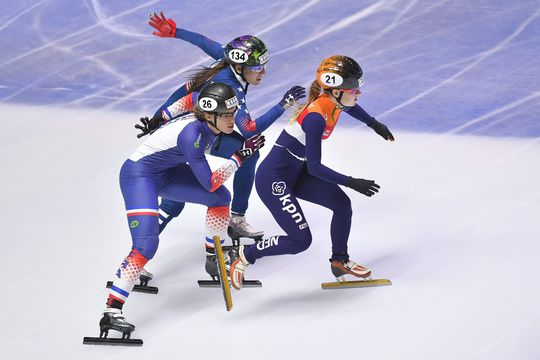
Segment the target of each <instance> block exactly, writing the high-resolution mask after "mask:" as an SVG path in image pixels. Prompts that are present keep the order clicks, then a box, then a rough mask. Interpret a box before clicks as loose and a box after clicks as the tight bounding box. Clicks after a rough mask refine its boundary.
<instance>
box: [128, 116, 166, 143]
mask: <svg viewBox="0 0 540 360" xmlns="http://www.w3.org/2000/svg"><path fill="white" fill-rule="evenodd" d="M164 122H165V120H163V118H162V117H161V115H155V116H154V117H153V118H151V119H150V120H148V117H142V118H141V123H142V126H141V125H139V124H137V125H135V128H137V129H139V130H141V131H142V132H141V133H140V134H137V137H138V138H141V137H143V136H144V135H147V134H150V133H152V132H153V131H154V130H156V129H158V128H159V127H160V126H161V125H162V124H163V123H164Z"/></svg>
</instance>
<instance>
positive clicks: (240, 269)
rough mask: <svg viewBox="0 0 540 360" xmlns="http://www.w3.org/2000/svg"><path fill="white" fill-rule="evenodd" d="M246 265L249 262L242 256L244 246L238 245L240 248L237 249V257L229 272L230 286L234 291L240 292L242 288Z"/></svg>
mask: <svg viewBox="0 0 540 360" xmlns="http://www.w3.org/2000/svg"><path fill="white" fill-rule="evenodd" d="M233 258H234V257H233ZM248 265H249V262H248V261H247V260H246V257H245V256H244V245H240V247H239V248H238V257H237V258H236V259H235V260H233V262H232V264H231V270H230V276H231V285H232V287H233V288H235V289H236V290H240V289H241V288H242V286H243V283H244V272H245V271H246V268H247V267H248Z"/></svg>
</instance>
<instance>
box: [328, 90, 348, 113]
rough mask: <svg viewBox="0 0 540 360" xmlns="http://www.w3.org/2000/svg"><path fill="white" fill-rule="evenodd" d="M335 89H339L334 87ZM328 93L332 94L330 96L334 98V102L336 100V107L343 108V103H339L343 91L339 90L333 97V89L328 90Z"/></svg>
mask: <svg viewBox="0 0 540 360" xmlns="http://www.w3.org/2000/svg"><path fill="white" fill-rule="evenodd" d="M336 90H339V89H336ZM330 95H332V97H333V98H334V99H335V100H336V102H337V104H336V105H337V107H338V109H340V110H341V109H343V108H344V107H345V105H343V104H342V103H341V98H342V97H343V91H341V90H339V96H338V97H335V96H334V92H333V90H330Z"/></svg>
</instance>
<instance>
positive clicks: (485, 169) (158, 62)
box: [0, 0, 540, 360]
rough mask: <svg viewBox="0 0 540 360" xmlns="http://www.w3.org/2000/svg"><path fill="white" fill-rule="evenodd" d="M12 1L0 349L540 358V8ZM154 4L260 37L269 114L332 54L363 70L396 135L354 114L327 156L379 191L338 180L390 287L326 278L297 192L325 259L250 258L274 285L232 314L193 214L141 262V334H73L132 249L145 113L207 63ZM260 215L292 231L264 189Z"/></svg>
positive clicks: (262, 106)
mask: <svg viewBox="0 0 540 360" xmlns="http://www.w3.org/2000/svg"><path fill="white" fill-rule="evenodd" d="M1 4H2V9H3V12H2V15H1V16H0V48H2V49H3V51H2V52H0V114H1V119H2V125H1V129H2V135H3V139H4V141H3V142H2V143H0V154H1V156H0V169H2V170H1V174H2V176H1V177H0V186H1V191H0V194H1V197H0V199H1V204H2V206H1V208H0V209H1V210H0V211H1V217H0V219H1V220H0V221H1V225H2V229H3V230H4V231H3V236H2V237H1V241H2V246H1V247H0V254H1V258H2V261H1V262H0V271H1V273H2V274H4V284H3V285H2V296H1V297H0V311H1V312H0V318H1V319H2V327H1V329H0V350H1V353H2V357H3V358H6V359H31V358H36V357H39V358H46V359H67V358H73V359H120V358H126V357H127V358H130V359H143V358H144V359H148V358H158V359H169V358H187V357H189V358H192V359H210V358H212V359H216V358H218V359H242V358H256V359H304V358H305V359H311V358H314V359H327V358H329V357H332V356H337V357H344V358H347V359H383V360H387V359H388V360H394V359H400V360H401V359H407V360H409V359H410V360H424V359H425V360H432V359H437V360H446V359H448V360H450V359H452V360H453V359H460V360H461V359H462V360H472V359H475V360H499V359H501V360H503V359H527V360H529V359H530V360H535V359H539V358H540V345H539V344H538V333H539V332H540V309H539V308H538V304H539V303H540V281H539V277H540V276H539V275H540V271H539V270H538V258H539V254H540V244H539V240H540V239H539V235H538V234H539V233H540V224H539V218H540V204H539V203H540V190H539V184H540V170H539V165H540V121H539V118H540V101H539V96H540V75H539V67H540V62H539V61H538V55H539V54H540V21H539V15H540V2H539V1H515V2H508V1H487V0H486V1H464V0H456V1H421V0H418V1H416V0H410V1H397V0H380V1H349V2H338V1H318V0H312V1H272V2H262V1H249V2H248V1H234V2H233V1H220V2H212V1H197V2H181V1H174V2H173V1H148V2H143V1H129V2H126V1H118V0H115V1H98V0H88V1H80V2H75V1H67V0H64V1H61V0H41V1H23V0H21V1H18V2H11V1H10V2H8V1H5V0H4V1H2V2H1ZM159 10H164V11H165V12H166V15H167V16H169V17H172V18H173V19H175V20H176V22H177V24H178V26H179V27H183V28H186V29H189V30H193V31H197V32H200V33H203V34H204V35H206V36H208V37H210V38H212V39H214V40H216V41H220V42H221V43H226V42H227V41H229V40H230V39H232V38H234V37H236V36H238V35H241V34H246V33H253V34H256V35H259V36H260V37H261V38H262V39H263V40H264V41H265V42H266V44H267V45H268V47H269V48H270V52H271V58H270V63H269V66H268V68H267V75H266V76H265V78H264V79H263V83H262V84H261V85H260V86H259V87H251V88H250V90H249V93H248V95H247V99H248V103H249V107H250V111H251V113H252V114H253V115H254V116H255V117H256V116H257V115H260V114H262V113H263V112H264V111H266V109H268V108H269V107H271V106H272V105H274V104H275V103H277V102H278V101H279V100H280V99H281V96H282V95H283V93H284V92H285V91H286V90H287V89H288V88H289V87H291V86H293V85H296V84H301V85H306V86H307V85H308V84H309V83H310V82H311V81H312V80H313V79H314V70H315V69H316V66H317V65H318V63H319V62H320V60H321V59H322V58H324V57H326V56H329V55H333V54H338V53H341V54H346V55H349V56H351V57H354V58H355V59H357V60H358V61H359V62H360V64H361V65H362V67H363V69H364V72H365V74H366V85H365V86H364V87H363V92H364V93H363V95H362V97H361V98H360V100H359V103H360V104H361V105H362V106H363V107H364V108H365V109H366V110H367V111H368V112H369V113H371V114H372V115H374V116H375V117H377V119H379V120H380V121H381V122H383V123H385V124H386V125H388V126H389V128H390V129H391V130H392V131H393V133H394V135H395V136H396V142H394V143H388V142H385V141H383V140H382V139H381V138H380V137H379V136H378V135H376V134H375V133H373V132H372V131H371V129H369V128H367V127H365V126H364V125H363V124H361V123H358V122H357V121H356V120H354V119H352V118H350V117H348V115H346V114H344V115H343V116H342V118H341V120H340V124H339V126H338V127H337V129H336V130H335V131H334V133H333V135H332V137H331V138H330V139H329V140H328V141H326V142H325V145H324V154H323V163H324V164H326V165H328V166H330V167H331V168H333V169H334V170H336V171H340V172H342V173H344V174H347V175H352V176H356V177H363V178H371V179H375V180H376V181H377V182H378V183H379V184H380V185H381V186H382V189H381V192H380V193H379V194H378V195H377V196H375V197H373V198H366V197H364V196H363V195H360V194H357V193H354V192H352V191H350V190H346V191H347V193H348V194H349V195H350V197H351V199H352V202H353V211H354V217H353V228H352V231H351V236H350V240H349V252H350V254H351V257H352V259H353V260H355V261H358V262H360V263H363V264H365V265H368V266H369V267H370V268H372V269H373V272H374V276H376V277H381V278H389V279H391V280H392V281H393V285H392V286H390V287H383V288H372V289H349V290H337V291H323V290H321V289H320V283H321V282H324V281H330V280H332V274H331V272H330V268H329V263H328V260H327V259H328V257H329V255H330V234H329V224H330V218H331V213H330V212H329V211H328V210H326V209H323V208H319V207H317V206H314V205H311V204H308V203H305V202H304V203H302V206H303V208H304V211H305V214H306V216H307V218H308V221H309V224H310V227H311V231H312V233H313V234H314V240H313V244H312V246H311V248H310V249H309V250H307V251H306V252H304V253H301V254H298V255H295V256H282V257H274V258H271V257H269V258H265V259H262V260H260V261H258V262H257V264H256V265H254V266H252V267H250V268H248V272H247V273H246V277H247V278H252V279H254V278H257V279H260V280H261V281H262V282H263V287H262V288H260V289H244V290H242V291H240V292H234V293H233V301H234V308H233V311H232V312H230V313H227V312H226V311H225V307H224V304H223V300H222V297H221V292H220V290H219V289H201V288H199V287H198V286H197V283H196V280H198V279H202V278H205V276H206V275H205V272H204V266H203V262H204V252H203V240H204V239H203V237H204V231H203V227H204V214H205V209H204V208H203V207H202V206H196V205H188V206H186V209H185V211H184V212H183V213H182V214H181V216H180V217H179V218H178V219H176V220H175V221H174V222H172V223H171V224H170V226H169V227H168V228H167V229H166V230H165V231H164V232H163V234H162V236H161V237H160V239H161V243H160V248H159V250H158V253H157V254H156V256H155V258H154V259H153V260H152V261H151V262H150V263H149V266H148V269H149V270H150V271H152V272H153V273H154V274H155V276H156V278H155V280H154V281H153V285H155V286H158V287H159V288H160V293H159V295H157V296H153V295H147V294H139V293H133V294H132V295H131V296H130V298H129V300H128V302H127V305H126V307H125V314H126V316H127V318H128V320H130V321H132V322H133V323H134V324H135V325H136V326H137V330H136V331H135V332H134V333H133V337H135V338H142V339H143V340H144V342H145V344H144V346H143V347H142V348H115V347H96V346H85V345H82V338H83V337H84V336H97V335H98V326H97V322H98V320H99V318H100V313H101V311H102V309H103V307H104V301H105V298H106V295H107V291H106V290H105V289H104V285H105V282H106V281H107V280H109V279H112V277H113V275H114V273H115V271H116V269H117V267H118V265H119V264H120V262H121V260H122V259H123V257H124V256H125V255H126V254H127V253H128V251H129V248H130V243H131V241H130V237H129V230H128V228H127V226H126V221H125V215H124V207H123V199H122V196H121V193H120V189H119V186H118V172H119V169H120V166H121V164H122V163H123V161H124V160H125V159H126V158H127V157H128V156H129V155H130V154H131V153H132V151H133V150H134V149H135V148H136V146H137V145H138V144H139V143H140V140H139V139H137V138H136V137H135V134H136V130H135V129H134V128H133V125H134V124H135V123H136V122H137V120H138V118H139V117H140V116H142V115H150V114H151V113H153V111H154V110H155V109H156V108H157V107H158V106H159V105H160V104H161V103H162V102H163V101H164V100H165V99H166V98H167V97H168V96H169V95H170V93H171V92H172V91H173V90H175V89H176V87H177V86H178V85H179V84H181V83H182V82H183V81H184V79H185V78H186V76H187V75H188V74H189V70H192V69H196V67H197V66H199V65H208V64H209V63H210V59H209V58H208V57H206V56H205V55H204V54H203V53H202V51H200V50H198V49H196V48H194V47H193V46H192V45H190V44H187V43H184V42H182V41H181V40H178V39H161V38H157V37H154V36H151V32H152V29H151V28H150V27H149V26H148V25H147V24H146V23H145V19H146V15H147V14H148V13H149V12H151V11H159ZM287 120H288V118H287V116H283V117H282V118H281V119H280V120H279V121H278V122H276V123H275V124H274V125H273V126H272V127H271V128H270V130H269V131H268V134H267V144H269V145H270V144H272V143H273V142H274V140H275V139H276V137H277V135H278V134H279V132H280V131H281V129H282V128H283V126H284V125H285V124H286V122H287ZM269 149H270V146H267V147H266V148H264V149H263V151H262V153H263V157H264V156H265V154H267V153H268V151H269ZM221 161H222V160H221V159H215V158H214V159H212V164H213V165H217V164H219V163H220V162H221ZM229 185H230V184H229ZM229 188H231V186H229ZM248 220H249V222H250V223H252V224H253V225H254V226H255V227H257V228H262V229H264V230H265V232H266V234H267V235H279V234H281V233H282V230H281V229H279V227H278V225H277V224H276V223H275V222H274V221H273V219H272V217H271V215H270V213H269V212H268V210H267V209H266V208H265V207H264V205H262V203H261V202H260V200H259V198H258V196H257V195H256V193H255V192H254V193H253V195H252V197H251V199H250V209H249V211H248ZM535 339H536V340H535Z"/></svg>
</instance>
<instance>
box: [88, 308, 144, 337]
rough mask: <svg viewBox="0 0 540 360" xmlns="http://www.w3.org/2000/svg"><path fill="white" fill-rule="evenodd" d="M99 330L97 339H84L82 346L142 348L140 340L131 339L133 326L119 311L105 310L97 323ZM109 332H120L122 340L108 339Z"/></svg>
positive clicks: (113, 309) (114, 309)
mask: <svg viewBox="0 0 540 360" xmlns="http://www.w3.org/2000/svg"><path fill="white" fill-rule="evenodd" d="M99 329H100V333H99V338H92V337H85V338H84V340H83V344H87V345H126V346H142V344H143V341H142V340H141V339H131V333H132V332H133V331H135V325H133V324H130V323H129V322H127V320H126V319H125V318H124V315H123V314H122V310H120V309H116V308H106V309H105V310H104V311H103V317H102V318H101V320H100V321H99ZM109 330H116V331H118V332H121V333H122V338H108V337H107V336H108V335H109Z"/></svg>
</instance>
